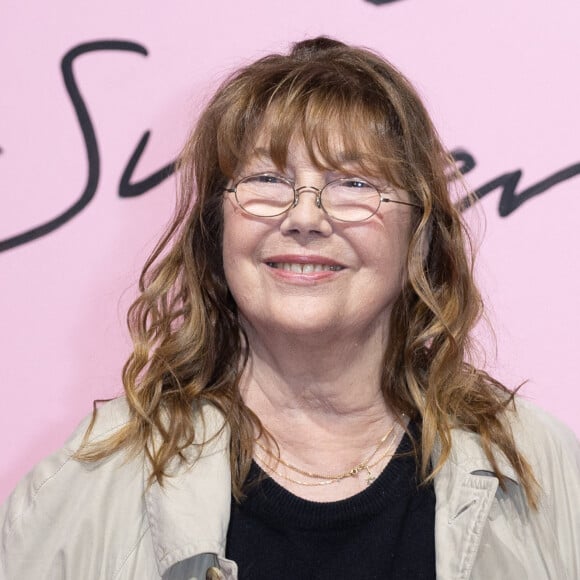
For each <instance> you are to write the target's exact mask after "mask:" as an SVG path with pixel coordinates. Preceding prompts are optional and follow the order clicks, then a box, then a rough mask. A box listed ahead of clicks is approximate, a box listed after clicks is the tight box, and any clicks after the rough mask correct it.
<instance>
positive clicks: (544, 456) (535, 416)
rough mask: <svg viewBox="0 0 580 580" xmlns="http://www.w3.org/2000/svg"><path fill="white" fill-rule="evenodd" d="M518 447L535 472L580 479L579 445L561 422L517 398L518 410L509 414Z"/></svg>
mask: <svg viewBox="0 0 580 580" xmlns="http://www.w3.org/2000/svg"><path fill="white" fill-rule="evenodd" d="M506 418H507V421H508V423H509V425H510V427H511V430H512V433H513V436H514V440H515V442H516V446H517V447H518V449H519V450H520V451H521V452H522V454H523V455H524V456H525V457H526V459H527V460H528V461H529V462H530V463H531V465H532V468H533V469H534V470H536V471H538V470H539V471H541V472H545V471H546V470H548V471H553V470H556V473H561V472H562V470H564V471H567V472H570V475H571V476H574V477H575V478H576V479H577V478H578V477H580V443H579V442H578V438H577V437H576V435H575V433H574V432H573V431H572V429H570V428H569V427H568V426H567V425H565V424H564V423H563V422H562V421H560V420H559V419H557V418H555V417H553V416H552V415H550V414H549V413H547V412H546V411H544V410H542V409H540V408H539V407H538V406H536V405H535V404H533V403H531V402H530V401H527V400H526V399H523V398H521V397H517V398H516V400H515V410H513V411H508V412H507V413H506Z"/></svg>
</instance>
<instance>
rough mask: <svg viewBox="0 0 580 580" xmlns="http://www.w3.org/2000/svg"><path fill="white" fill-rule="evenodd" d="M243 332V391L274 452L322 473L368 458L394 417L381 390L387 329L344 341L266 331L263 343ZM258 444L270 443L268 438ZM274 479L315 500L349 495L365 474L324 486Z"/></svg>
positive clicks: (351, 337) (355, 490) (253, 332)
mask: <svg viewBox="0 0 580 580" xmlns="http://www.w3.org/2000/svg"><path fill="white" fill-rule="evenodd" d="M246 333H247V335H248V342H249V347H250V358H249V361H248V365H247V367H246V369H245V371H244V375H243V377H242V381H241V385H240V388H241V394H242V397H243V399H244V402H245V403H246V405H247V406H248V407H249V408H250V409H251V410H252V411H253V412H254V413H255V414H256V415H257V416H258V417H259V418H260V421H261V422H262V425H263V426H264V427H265V429H266V430H267V432H268V434H269V435H271V436H272V437H273V439H274V440H275V442H276V444H277V445H278V448H279V451H280V457H281V458H282V459H284V460H286V461H288V462H290V463H291V464H293V465H296V466H299V467H300V468H303V469H304V470H306V471H312V472H322V473H328V472H341V471H348V470H350V469H352V468H353V467H354V466H356V465H359V464H360V463H361V462H362V461H364V460H365V459H366V458H368V456H369V454H370V453H372V452H373V450H374V449H376V447H377V443H378V442H379V441H381V438H382V437H384V435H385V433H387V431H388V430H389V429H390V428H391V427H392V426H393V424H394V423H395V422H396V420H397V419H396V415H395V413H393V412H392V411H391V409H390V408H389V406H388V405H387V403H386V402H385V400H384V397H383V394H382V391H381V367H382V360H383V355H384V350H385V340H384V335H385V333H384V332H382V331H381V332H376V333H370V334H369V335H367V336H366V337H362V336H358V337H353V336H348V337H346V336H345V337H344V338H343V340H330V337H329V336H328V334H326V335H324V336H316V337H314V336H309V337H307V339H305V337H303V336H301V337H285V336H284V335H282V334H281V333H276V334H275V335H272V333H270V334H269V335H268V340H267V341H262V340H260V336H259V334H258V333H256V332H255V331H254V329H251V328H250V329H248V328H246ZM396 434H397V436H398V435H400V432H399V430H397V431H396ZM260 442H261V444H262V445H266V446H268V440H267V439H266V438H262V439H261V440H260ZM270 449H271V450H272V451H273V452H274V453H276V452H277V450H276V448H275V447H270ZM379 457H380V456H379ZM385 461H388V457H386V458H385ZM381 467H382V466H381V465H379V466H377V468H376V469H377V470H380V468H381ZM271 475H272V474H271ZM274 477H276V476H275V475H274ZM279 483H281V484H282V485H283V486H284V487H287V488H288V489H290V490H291V491H293V492H294V493H296V494H297V495H300V496H301V497H306V498H309V499H315V500H320V501H326V500H331V499H332V500H334V499H340V498H342V497H348V496H349V495H352V494H353V493H356V492H357V491H360V489H362V487H361V486H363V487H364V485H365V484H364V479H363V478H359V479H350V480H349V481H344V482H342V483H340V484H339V485H333V486H326V487H324V488H304V487H301V486H296V485H294V486H293V485H292V484H291V483H289V482H288V480H284V479H283V478H282V479H279Z"/></svg>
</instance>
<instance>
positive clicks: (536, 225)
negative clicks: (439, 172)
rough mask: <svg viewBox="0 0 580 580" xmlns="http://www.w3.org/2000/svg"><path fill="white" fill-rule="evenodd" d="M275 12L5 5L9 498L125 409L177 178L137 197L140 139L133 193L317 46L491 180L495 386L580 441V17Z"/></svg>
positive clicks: (1, 221)
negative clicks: (132, 306)
mask: <svg viewBox="0 0 580 580" xmlns="http://www.w3.org/2000/svg"><path fill="white" fill-rule="evenodd" d="M278 6H281V4H279V3H275V2H267V1H266V0H247V1H246V2H233V1H230V2H226V1H224V0H214V1H213V2H172V3H159V2H151V1H147V0H145V1H140V2H137V1H136V0H127V1H126V2H122V3H119V2H117V1H115V2H113V1H112V0H106V1H102V2H98V3H96V2H86V1H81V2H79V1H78V0H76V1H74V2H73V1H72V0H59V1H57V2H50V3H42V2H35V3H31V2H26V1H24V2H22V1H18V2H17V1H15V0H8V1H5V2H4V4H3V8H4V9H3V11H2V12H3V14H2V18H1V19H0V43H1V44H0V46H1V59H2V61H1V62H2V66H1V73H0V74H1V78H2V90H1V91H0V127H1V129H0V148H1V151H0V249H2V250H4V251H2V252H0V288H1V292H0V324H1V328H2V348H1V349H0V352H1V361H0V363H1V364H0V385H1V386H0V388H1V394H2V397H1V401H2V404H1V407H0V435H1V437H2V439H1V441H2V443H1V453H0V500H2V499H3V498H4V497H5V496H6V495H7V493H8V491H9V489H10V488H11V487H12V486H13V485H14V484H15V483H16V481H17V480H18V479H19V478H20V477H21V476H22V475H23V474H24V473H25V472H26V471H27V470H28V469H29V468H30V467H31V466H32V465H33V464H34V463H35V462H37V461H38V460H39V459H40V458H41V457H42V456H44V455H46V454H47V453H49V452H50V451H51V450H53V449H55V448H56V447H58V446H59V445H60V444H61V443H62V441H63V440H64V438H65V437H66V435H67V434H68V433H69V432H70V431H71V429H72V428H73V427H74V426H75V425H76V424H77V423H78V421H79V420H80V418H81V417H82V416H83V415H85V414H86V413H87V412H88V411H89V410H90V407H91V403H92V400H93V399H95V398H102V397H110V396H114V395H116V394H118V393H119V392H120V390H121V386H120V370H121V367H122V364H123V362H124V359H125V358H126V356H127V354H128V353H129V350H130V344H129V341H128V338H127V334H126V331H125V325H124V316H125V310H126V308H127V306H128V304H129V303H130V302H131V299H132V298H133V297H134V295H135V280H136V279H137V276H138V273H139V270H140V267H141V264H142V262H143V261H144V259H145V257H146V255H147V253H148V251H149V250H150V249H151V247H152V244H153V242H154V240H155V239H156V238H157V237H158V235H159V233H160V231H161V230H162V228H163V226H164V224H165V223H166V221H167V219H168V217H169V215H170V211H171V208H172V204H173V200H174V188H175V184H174V181H173V179H171V178H170V179H166V180H164V181H163V182H162V183H160V184H158V185H156V186H154V187H148V185H151V184H148V183H147V182H146V183H145V185H144V187H143V188H142V189H144V190H145V191H144V192H143V193H142V194H141V195H136V196H133V197H120V195H119V190H120V187H119V184H120V182H121V181H122V179H121V178H122V175H123V173H124V171H125V169H126V167H127V164H128V162H129V159H130V157H131V155H132V154H133V152H134V151H135V148H136V146H137V144H138V143H139V141H140V139H141V138H142V136H143V134H144V133H145V132H146V131H150V132H151V136H150V138H149V141H148V142H147V144H146V147H145V149H144V151H143V154H142V155H141V156H140V158H139V159H138V162H137V164H136V167H135V169H134V171H132V172H129V182H130V183H132V184H135V183H138V182H140V181H142V180H144V179H146V178H148V177H150V176H152V175H153V177H155V174H156V172H158V171H159V170H161V169H162V168H163V167H164V166H166V165H167V164H168V163H170V162H171V161H172V160H173V159H174V157H175V155H176V154H177V152H178V150H179V148H180V146H181V144H182V143H183V140H184V137H185V134H186V131H187V128H188V127H189V126H190V125H191V123H192V121H193V120H194V119H195V117H196V114H197V112H198V110H199V107H200V103H201V102H203V100H204V99H205V98H207V96H208V95H209V94H210V93H211V91H212V89H213V88H215V86H216V84H217V83H218V81H219V80H220V79H221V78H222V77H223V76H224V74H225V73H227V72H228V71H230V70H232V69H234V68H235V67H237V66H239V65H240V64H243V63H245V62H247V61H249V60H251V59H254V58H256V57H259V56H261V55H263V54H266V53H268V52H271V51H274V50H284V49H286V48H287V46H288V44H289V43H290V42H292V41H294V40H299V39H302V38H305V37H308V36H312V35H317V34H327V35H331V36H335V37H337V38H340V39H343V40H345V41H347V42H351V43H356V44H362V45H366V46H368V47H371V48H373V49H376V50H378V51H380V52H381V53H383V54H384V55H385V56H387V57H388V58H390V59H391V60H392V61H393V62H394V63H395V64H396V65H397V66H399V68H401V69H402V70H403V71H404V72H405V73H406V74H407V75H408V76H409V77H410V78H411V79H412V81H413V82H414V83H415V84H416V86H417V87H418V89H419V90H420V92H421V94H422V95H423V96H424V97H425V99H426V102H427V105H428V107H429V109H430V111H431V112H432V114H433V116H434V118H435V120H436V122H437V125H438V127H439V129H440V131H441V133H442V135H443V138H444V140H445V142H446V143H447V144H448V146H449V147H450V148H451V149H456V150H458V149H462V150H464V151H465V152H468V153H469V154H470V156H471V157H472V158H473V160H474V161H475V163H476V165H475V167H474V168H473V169H472V170H471V171H470V172H469V173H468V175H467V178H468V181H469V183H470V184H471V185H472V186H473V187H474V188H478V189H479V190H480V191H481V193H482V194H483V193H486V192H488V193H487V195H485V196H484V197H483V198H482V200H481V202H480V203H479V208H480V211H475V210H470V212H469V218H470V220H472V221H473V218H474V215H475V214H478V218H477V220H475V222H476V226H477V227H476V230H477V232H478V239H479V240H480V246H481V247H480V260H479V266H478V275H479V279H480V282H481V285H482V287H483V289H484V293H485V295H486V298H487V304H488V308H489V318H490V320H491V322H492V325H493V326H494V328H495V330H496V335H497V354H496V352H495V349H493V348H490V347H489V346H488V359H487V366H488V367H489V368H490V369H491V370H492V371H493V372H494V373H495V374H496V375H497V376H498V377H499V378H500V379H502V380H504V381H506V382H507V383H508V384H510V385H516V384H519V383H520V382H521V381H523V380H525V379H528V380H529V382H528V384H527V385H526V386H525V387H524V391H523V392H524V393H525V394H526V395H527V396H529V397H530V398H532V399H534V400H536V401H537V402H538V403H539V404H540V405H542V406H543V407H545V408H547V409H548V410H550V411H551V412H552V413H554V414H555V415H557V416H559V417H560V418H561V419H563V420H564V421H566V422H567V423H568V424H569V425H571V426H572V428H574V429H575V430H576V432H577V433H580V417H579V413H578V407H579V403H580V395H579V394H578V390H577V383H578V380H577V371H576V361H577V356H578V352H579V348H578V347H579V346H580V345H579V339H578V332H577V329H578V327H579V326H580V309H578V308H577V306H576V302H577V300H578V297H579V296H580V274H579V272H578V264H579V262H580V250H579V248H580V233H579V228H578V215H579V214H580V195H579V193H580V192H579V188H580V178H579V177H577V176H575V175H578V173H579V172H580V165H579V164H580V148H579V147H578V145H579V144H580V143H579V141H580V137H579V135H580V116H579V115H578V112H577V111H578V103H580V81H579V80H578V74H577V73H578V63H579V62H580V37H579V35H578V32H577V23H578V22H579V21H580V4H579V3H577V2H570V1H569V0H553V1H552V2H550V3H546V2H540V1H539V0H531V1H530V0H488V1H486V2H483V1H481V0H479V1H472V2H465V1H463V0H429V1H426V0H399V1H394V2H393V1H391V2H385V3H383V4H382V5H375V4H373V3H371V2H367V1H364V0H341V1H340V2H337V1H336V0H317V1H316V2H312V0H294V2H292V3H290V4H286V5H285V6H286V8H285V10H283V11H282V10H281V9H280V8H278ZM145 49H146V53H147V54H144V53H145ZM71 51H72V52H71ZM65 55H68V56H66V57H65ZM63 59H64V61H63ZM65 81H66V83H68V84H65ZM67 87H68V88H67ZM75 87H76V88H75ZM77 90H78V95H76V96H75V91H77ZM83 103H84V106H85V107H86V111H87V112H88V118H84V120H83V123H82V124H81V123H80V122H79V118H78V115H79V114H80V116H81V117H82V116H83V110H82V109H83ZM91 127H92V131H91ZM83 130H84V134H83ZM91 132H94V139H93V135H92V134H91ZM87 142H88V143H89V147H88V150H89V153H90V155H89V156H88V155H87ZM97 161H98V167H97ZM518 171H521V172H522V175H521V176H520V175H519V174H518V173H517V172H518ZM546 180H547V181H546ZM125 181H126V180H125ZM490 184H491V185H490ZM494 184H495V186H496V187H495V188H494ZM121 190H122V192H123V193H126V192H127V191H130V192H131V191H132V192H133V193H135V191H136V190H135V189H131V188H129V189H128V188H126V187H122V188H121ZM138 191H139V189H137V192H138ZM502 191H503V195H502ZM514 195H515V196H516V197H514ZM517 195H521V196H523V197H520V198H517ZM500 198H501V199H502V200H503V201H502V204H501V208H503V209H502V213H503V214H504V215H503V216H501V215H500V211H499V209H500ZM514 200H515V201H514ZM522 200H524V201H523V203H521V202H522ZM518 203H519V205H518ZM510 204H511V205H510ZM514 206H517V207H515V209H514ZM70 208H72V209H70ZM69 209H70V211H69ZM67 211H68V213H67ZM70 214H74V215H73V217H71V219H67V218H68V217H70ZM59 216H63V217H61V218H60V220H59V219H57V218H59ZM55 219H56V222H54V220H55ZM47 224H48V225H47ZM43 225H44V228H40V229H38V227H39V226H43ZM56 226H59V227H56ZM51 228H54V229H53V231H51V232H49V233H46V230H50V229H51ZM41 234H44V235H41ZM480 334H481V336H482V340H483V342H484V343H486V344H488V345H489V339H488V337H487V335H486V334H485V333H483V332H480Z"/></svg>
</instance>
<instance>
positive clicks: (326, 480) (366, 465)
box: [256, 423, 396, 486]
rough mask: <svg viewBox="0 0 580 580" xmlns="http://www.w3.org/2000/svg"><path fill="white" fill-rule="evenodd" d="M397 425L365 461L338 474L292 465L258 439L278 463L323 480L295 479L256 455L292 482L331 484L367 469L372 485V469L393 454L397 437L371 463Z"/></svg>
mask: <svg viewBox="0 0 580 580" xmlns="http://www.w3.org/2000/svg"><path fill="white" fill-rule="evenodd" d="M395 425H396V423H393V425H392V426H391V428H390V429H389V430H388V431H387V432H386V433H385V435H384V436H383V437H382V438H381V440H380V441H379V442H378V444H377V446H376V447H375V449H374V450H373V452H372V453H371V454H370V455H369V456H368V457H367V458H366V459H365V460H364V461H362V462H361V463H359V464H358V465H355V466H354V467H353V468H352V469H350V470H348V471H345V472H343V473H339V474H337V475H328V474H320V473H313V472H310V471H305V470H303V469H300V468H299V467H296V466H295V465H292V464H291V463H288V462H287V461H284V460H283V459H282V458H281V457H278V456H276V455H274V454H273V453H272V452H271V451H270V450H269V449H267V448H266V447H264V446H263V445H262V444H261V443H260V442H259V441H256V445H257V446H258V447H259V448H260V449H261V450H262V451H263V452H264V453H266V455H268V456H269V457H271V458H272V459H275V460H276V462H277V463H281V464H282V465H284V466H285V467H287V468H288V469H290V470H291V471H294V472H295V473H299V474H300V475H303V476H305V477H308V478H310V479H319V480H322V481H301V480H297V479H293V478H291V477H289V476H287V475H285V474H283V473H280V472H279V471H277V470H276V469H275V468H274V467H272V466H271V465H269V463H268V461H267V460H265V458H263V457H260V456H258V455H257V456H256V457H257V459H259V461H260V463H262V465H263V466H264V467H265V468H266V470H267V471H269V472H270V473H274V474H276V475H278V476H279V477H281V478H283V479H285V480H287V481H291V482H292V483H296V484H298V485H305V486H318V485H330V484H332V483H339V482H340V481H342V480H344V479H347V478H348V477H357V476H358V475H359V474H360V473H361V472H362V471H366V474H367V478H366V484H367V485H370V484H371V483H372V482H373V481H375V479H376V477H375V476H374V475H373V473H372V472H371V469H372V468H374V467H376V466H377V465H378V464H379V463H380V462H381V461H383V459H385V457H387V455H389V454H390V455H392V454H393V452H392V451H391V449H392V447H393V444H394V442H395V440H396V437H392V438H391V440H390V441H389V444H388V445H387V448H386V450H385V451H384V453H383V454H382V455H381V456H380V457H379V458H378V459H377V460H376V461H375V462H374V463H371V461H372V459H373V458H374V457H375V455H376V454H377V453H378V451H379V449H380V448H381V447H382V446H383V445H384V444H385V442H386V441H387V439H388V438H389V436H390V435H391V434H392V433H393V432H394V429H395Z"/></svg>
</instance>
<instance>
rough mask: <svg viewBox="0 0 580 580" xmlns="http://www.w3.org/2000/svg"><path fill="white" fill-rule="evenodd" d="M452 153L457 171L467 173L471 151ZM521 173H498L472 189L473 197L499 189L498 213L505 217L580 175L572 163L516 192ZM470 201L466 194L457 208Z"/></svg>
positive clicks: (471, 161) (471, 163)
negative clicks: (527, 202)
mask: <svg viewBox="0 0 580 580" xmlns="http://www.w3.org/2000/svg"><path fill="white" fill-rule="evenodd" d="M452 155H453V158H454V159H455V161H456V163H457V164H458V167H459V171H460V172H461V173H462V174H463V175H465V174H466V173H469V172H470V171H471V170H472V169H473V168H474V167H475V159H474V158H473V156H472V155H471V153H468V152H467V151H465V150H463V149H457V150H455V151H452ZM522 175H523V171H522V170H521V169H518V170H516V171H511V172H508V173H504V174H502V175H499V176H498V177H496V178H495V179H492V180H491V181H489V182H488V183H486V184H484V185H482V186H481V187H478V188H477V189H476V190H475V191H474V194H475V198H476V199H481V198H483V197H485V196H486V195H489V194H490V193H491V192H492V191H495V190H496V189H499V190H501V195H500V198H499V205H498V213H499V215H500V216H501V217H507V216H508V215H510V214H511V213H512V212H514V211H515V210H516V209H518V208H519V207H520V206H521V205H522V204H523V203H525V202H526V201H528V200H530V199H532V198H533V197H536V196H537V195H540V194H541V193H544V192H545V191H547V190H548V189H550V188H552V187H554V186H556V185H558V184H559V183H562V182H563V181H566V180H568V179H571V178H572V177H575V176H576V175H580V163H573V164H572V165H569V166H568V167H565V168H564V169H560V170H559V171H556V172H555V173H552V175H549V176H548V177H546V178H545V179H542V180H540V181H538V183H536V184H534V185H532V186H530V187H528V188H526V189H524V190H522V191H520V192H519V193H518V192H517V191H516V190H517V188H518V185H519V182H520V179H521V177H522ZM472 203H473V200H472V199H470V198H469V197H467V196H466V197H464V198H463V199H462V200H460V201H459V208H460V209H461V210H465V209H467V208H468V207H469V206H470V205H472Z"/></svg>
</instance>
